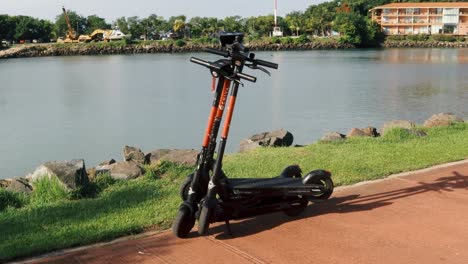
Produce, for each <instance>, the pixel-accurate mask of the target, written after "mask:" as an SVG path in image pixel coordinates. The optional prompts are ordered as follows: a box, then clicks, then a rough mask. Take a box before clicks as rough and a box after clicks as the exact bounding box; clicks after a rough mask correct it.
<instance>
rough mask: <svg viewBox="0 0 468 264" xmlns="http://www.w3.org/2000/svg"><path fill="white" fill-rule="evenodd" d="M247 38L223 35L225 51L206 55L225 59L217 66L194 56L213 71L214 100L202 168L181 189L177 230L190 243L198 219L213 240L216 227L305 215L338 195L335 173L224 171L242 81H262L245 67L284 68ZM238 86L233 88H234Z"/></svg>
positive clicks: (202, 231)
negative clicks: (258, 53) (240, 174)
mask: <svg viewBox="0 0 468 264" xmlns="http://www.w3.org/2000/svg"><path fill="white" fill-rule="evenodd" d="M243 38H244V35H243V33H237V32H236V33H222V34H220V36H219V39H220V42H221V49H211V48H206V49H205V51H206V52H209V53H212V54H216V55H220V56H222V57H224V58H222V59H219V60H217V61H215V62H209V61H205V60H202V59H199V58H194V57H192V58H191V59H190V61H191V62H193V63H196V64H199V65H201V66H204V67H207V68H208V69H209V70H210V73H211V75H212V77H213V82H212V89H213V91H214V99H213V104H212V107H211V111H210V115H209V118H208V124H207V127H206V131H205V136H204V138H203V143H202V149H201V151H200V153H199V154H198V157H197V169H196V170H195V172H194V173H192V174H190V175H188V176H187V178H186V179H185V181H184V182H183V183H182V185H181V187H180V196H181V198H182V200H183V203H182V204H181V205H180V207H179V211H178V214H177V217H176V218H175V220H174V222H173V226H172V231H173V233H174V234H175V235H176V236H177V237H180V238H185V237H187V235H188V234H189V233H190V231H191V230H192V228H193V227H194V225H195V222H196V220H198V233H199V234H200V235H207V234H208V228H209V225H210V224H211V223H214V222H225V223H226V227H227V228H228V232H229V233H230V234H231V229H230V226H229V221H230V220H235V219H242V218H246V217H252V216H257V215H261V214H268V213H272V212H277V211H283V212H284V213H285V214H286V215H288V216H296V215H299V214H300V213H301V212H302V211H304V210H305V208H306V207H307V205H308V203H309V201H312V202H316V201H321V200H326V199H328V198H329V197H330V195H331V194H332V192H333V181H332V179H331V173H330V172H328V171H326V170H314V171H311V172H309V173H307V174H306V176H304V177H302V171H301V169H300V167H299V166H298V165H290V166H288V167H286V168H285V169H284V170H283V172H282V173H281V174H280V175H279V176H276V177H273V178H245V179H244V178H234V179H231V178H228V177H227V176H226V175H225V173H224V172H223V170H222V165H223V157H224V151H225V148H226V143H227V139H228V135H229V128H230V124H231V120H232V115H233V112H234V107H235V104H236V99H237V93H238V90H239V86H240V85H242V86H243V83H242V80H246V81H250V82H256V80H257V79H256V77H254V76H251V75H248V74H245V73H243V68H244V67H248V68H251V69H258V70H261V71H263V72H265V73H267V74H269V72H268V71H267V70H266V69H265V68H264V67H268V68H272V69H278V64H276V63H272V62H268V61H264V60H259V59H256V58H255V54H254V53H251V52H250V51H249V49H248V48H247V47H245V46H244V45H243V43H242V41H243ZM231 86H232V87H231ZM229 91H230V95H229V104H228V105H227V114H226V118H225V121H224V126H223V130H222V134H221V140H220V143H219V146H218V150H217V153H216V158H215V148H216V144H217V138H218V132H219V128H220V124H221V120H222V118H223V113H224V109H225V107H226V104H227V102H228V100H227V99H228V94H229Z"/></svg>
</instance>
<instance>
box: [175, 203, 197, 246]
mask: <svg viewBox="0 0 468 264" xmlns="http://www.w3.org/2000/svg"><path fill="white" fill-rule="evenodd" d="M194 225H195V217H194V216H193V215H192V212H191V211H190V208H188V207H187V206H184V205H182V206H181V207H180V208H179V212H178V213H177V217H176V218H175V220H174V223H173V224H172V233H174V235H175V236H177V237H179V238H186V237H187V235H188V234H189V233H190V230H192V228H193V226H194Z"/></svg>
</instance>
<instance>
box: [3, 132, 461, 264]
mask: <svg viewBox="0 0 468 264" xmlns="http://www.w3.org/2000/svg"><path fill="white" fill-rule="evenodd" d="M422 130H424V131H425V132H426V133H428V136H427V137H423V138H418V137H416V136H414V135H412V134H409V133H407V132H406V131H404V130H394V131H391V132H389V133H387V134H386V135H385V136H383V137H381V138H356V139H350V140H346V141H342V142H337V143H317V144H312V145H309V146H306V147H300V148H263V149H257V150H254V151H251V152H248V153H244V154H232V155H227V156H226V158H225V162H224V170H225V171H226V173H227V174H228V175H236V177H271V176H273V175H277V174H279V173H280V172H281V170H282V169H283V168H284V167H285V166H287V165H290V164H299V165H301V167H302V169H303V171H304V172H305V173H306V172H307V171H310V170H314V169H317V168H323V169H327V170H330V171H332V173H333V179H334V181H335V183H336V184H337V185H346V184H352V183H356V182H359V181H364V180H371V179H378V178H382V177H385V176H387V175H390V174H392V173H397V172H402V171H409V170H414V169H419V168H424V167H428V166H431V165H434V164H440V163H444V162H449V161H455V160H461V159H465V158H467V157H468V124H466V123H459V124H455V125H453V126H450V127H442V128H433V129H422ZM145 170H146V173H145V176H144V177H141V178H140V179H137V180H133V181H114V180H112V179H111V178H110V177H109V176H108V175H107V176H106V175H103V176H99V177H97V178H96V179H95V181H94V182H93V186H94V188H95V189H94V190H95V191H96V193H95V195H94V198H82V199H78V200H73V199H71V200H70V198H64V197H61V196H59V198H58V199H48V200H47V199H45V200H44V199H43V200H41V201H42V203H39V205H38V203H34V202H32V201H30V202H29V203H27V204H25V205H24V206H23V207H22V208H19V209H16V208H14V207H17V206H15V204H14V203H13V204H10V205H9V206H8V208H6V209H5V210H4V211H3V212H0V234H1V238H2V239H1V240H0V262H1V261H4V260H9V259H14V258H18V257H25V256H31V255H37V254H40V253H44V252H49V251H52V250H56V249H62V248H68V247H74V246H79V245H85V244H90V243H94V242H98V241H106V240H111V239H113V238H116V237H119V236H123V235H128V234H135V233H139V232H142V231H144V230H164V229H168V228H169V227H170V225H171V222H172V219H173V217H174V216H175V213H176V210H177V207H178V205H179V204H180V198H179V197H178V188H179V184H180V183H181V181H182V180H183V179H184V177H185V175H187V174H189V173H190V172H192V170H193V168H189V167H184V166H176V165H173V164H170V163H166V162H163V163H161V164H159V165H158V166H146V167H145ZM91 193H92V192H91ZM2 195H4V194H3V193H2V192H1V191H0V197H2ZM34 195H35V194H32V195H31V197H34ZM4 196H5V197H8V198H9V199H10V198H11V197H10V196H9V194H7V195H4ZM41 197H42V198H44V197H48V196H44V195H42V196H41ZM54 197H55V196H54ZM84 197H93V195H90V196H86V195H85V196H84ZM72 198H73V197H72ZM12 199H13V200H14V199H15V198H12ZM30 199H31V200H32V198H30ZM14 201H15V200H14ZM20 201H21V200H20ZM0 202H1V199H0ZM20 206H21V205H20Z"/></svg>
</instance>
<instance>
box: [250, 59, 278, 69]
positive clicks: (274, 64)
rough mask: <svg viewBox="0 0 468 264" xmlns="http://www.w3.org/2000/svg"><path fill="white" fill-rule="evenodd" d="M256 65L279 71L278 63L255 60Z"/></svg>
mask: <svg viewBox="0 0 468 264" xmlns="http://www.w3.org/2000/svg"><path fill="white" fill-rule="evenodd" d="M255 63H257V65H261V66H265V67H268V68H272V69H278V64H277V63H273V62H269V61H264V60H255Z"/></svg>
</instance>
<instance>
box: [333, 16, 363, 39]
mask: <svg viewBox="0 0 468 264" xmlns="http://www.w3.org/2000/svg"><path fill="white" fill-rule="evenodd" d="M333 30H335V31H338V32H340V34H341V37H340V41H341V42H343V43H349V44H353V45H355V46H361V44H362V43H363V42H364V41H365V40H366V39H367V36H366V35H367V32H366V31H367V24H366V20H365V19H364V17H363V16H361V15H359V14H357V13H339V14H338V15H337V16H336V19H335V21H334V24H333Z"/></svg>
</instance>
